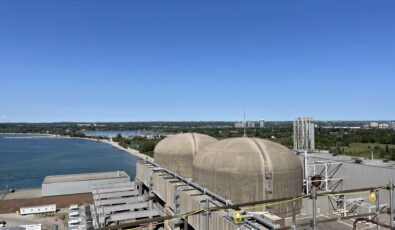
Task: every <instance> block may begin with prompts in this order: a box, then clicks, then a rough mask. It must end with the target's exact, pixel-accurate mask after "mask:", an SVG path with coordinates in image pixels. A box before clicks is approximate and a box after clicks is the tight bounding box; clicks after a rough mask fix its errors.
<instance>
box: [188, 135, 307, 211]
mask: <svg viewBox="0 0 395 230" xmlns="http://www.w3.org/2000/svg"><path fill="white" fill-rule="evenodd" d="M193 179H194V181H195V182H196V183H198V184H199V185H201V186H203V187H206V188H207V189H209V190H210V191H212V192H215V193H217V194H219V195H221V196H223V197H225V198H226V199H229V200H232V202H235V203H244V202H250V201H255V200H265V199H276V198H284V197H293V196H299V195H301V194H302V182H303V169H302V164H301V162H300V160H299V159H298V157H297V156H296V155H295V154H294V153H293V152H292V151H291V150H289V149H288V148H286V147H285V146H282V145H280V144H277V143H275V142H272V141H268V140H264V139H260V138H247V137H240V138H229V139H224V140H221V141H218V142H216V143H214V144H211V145H209V146H207V147H206V148H203V149H202V150H200V151H199V152H198V154H196V157H195V159H194V161H193ZM300 208H301V202H297V205H296V206H294V205H293V204H292V203H290V204H286V205H277V206H273V207H272V208H271V209H270V211H271V213H273V214H276V215H279V216H281V217H288V216H291V215H292V214H294V213H295V212H296V213H299V212H300Z"/></svg>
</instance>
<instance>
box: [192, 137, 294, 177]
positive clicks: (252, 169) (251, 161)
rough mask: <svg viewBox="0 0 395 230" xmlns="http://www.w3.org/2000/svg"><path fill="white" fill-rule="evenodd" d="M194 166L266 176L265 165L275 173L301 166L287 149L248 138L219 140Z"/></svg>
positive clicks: (202, 152) (201, 152)
mask: <svg viewBox="0 0 395 230" xmlns="http://www.w3.org/2000/svg"><path fill="white" fill-rule="evenodd" d="M214 159H215V160H214ZM193 164H194V166H196V167H199V168H201V169H205V170H212V169H215V170H219V171H227V172H232V173H237V172H242V173H257V172H260V173H263V172H264V166H265V164H267V165H268V166H269V167H270V168H272V169H273V172H276V171H292V170H296V169H300V168H301V167H302V165H301V162H300V160H299V158H298V157H297V156H296V155H295V154H294V153H293V152H292V151H291V150H289V149H288V148H287V147H285V146H283V145H280V144H278V143H275V142H272V141H269V140H265V139H261V138H247V137H240V138H229V139H224V140H220V141H217V142H216V143H215V144H211V145H209V146H207V147H205V148H203V149H202V150H201V151H199V153H198V155H197V156H196V157H195V160H194V162H193Z"/></svg>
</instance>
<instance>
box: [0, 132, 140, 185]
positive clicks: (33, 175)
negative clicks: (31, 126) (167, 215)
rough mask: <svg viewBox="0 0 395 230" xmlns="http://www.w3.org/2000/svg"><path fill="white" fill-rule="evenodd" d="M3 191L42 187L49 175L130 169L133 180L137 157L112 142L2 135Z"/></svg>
mask: <svg viewBox="0 0 395 230" xmlns="http://www.w3.org/2000/svg"><path fill="white" fill-rule="evenodd" d="M0 159H1V160H0V163H1V165H0V191H1V190H3V189H4V188H5V186H6V185H9V186H10V187H12V188H35V187H41V182H42V180H43V179H44V177H45V176H47V175H59V174H70V173H89V172H104V171H116V170H123V171H126V172H127V173H128V174H129V176H130V178H131V179H132V180H133V179H134V177H135V173H136V161H137V158H136V157H134V156H131V155H130V154H128V153H126V152H124V151H122V150H119V149H117V148H115V147H112V146H111V145H108V144H105V143H101V142H96V141H90V140H81V139H72V138H53V137H48V136H37V135H26V134H23V135H21V134H0Z"/></svg>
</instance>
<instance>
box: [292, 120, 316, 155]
mask: <svg viewBox="0 0 395 230" xmlns="http://www.w3.org/2000/svg"><path fill="white" fill-rule="evenodd" d="M293 138H294V149H295V150H308V151H309V150H314V149H315V140H314V121H313V119H312V118H307V117H305V118H296V119H295V120H294V123H293Z"/></svg>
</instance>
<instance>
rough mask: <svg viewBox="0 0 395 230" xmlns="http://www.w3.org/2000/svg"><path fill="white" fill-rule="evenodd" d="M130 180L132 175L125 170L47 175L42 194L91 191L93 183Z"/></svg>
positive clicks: (51, 194) (56, 194) (53, 194)
mask: <svg viewBox="0 0 395 230" xmlns="http://www.w3.org/2000/svg"><path fill="white" fill-rule="evenodd" d="M129 181H130V177H129V175H128V174H127V173H126V172H124V171H115V172H100V173H84V174H69V175H57V176H47V177H45V178H44V181H43V183H42V187H41V188H42V190H41V195H42V196H43V197H44V196H59V195H68V194H79V193H90V192H91V187H92V186H93V185H97V184H108V183H118V182H129Z"/></svg>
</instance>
